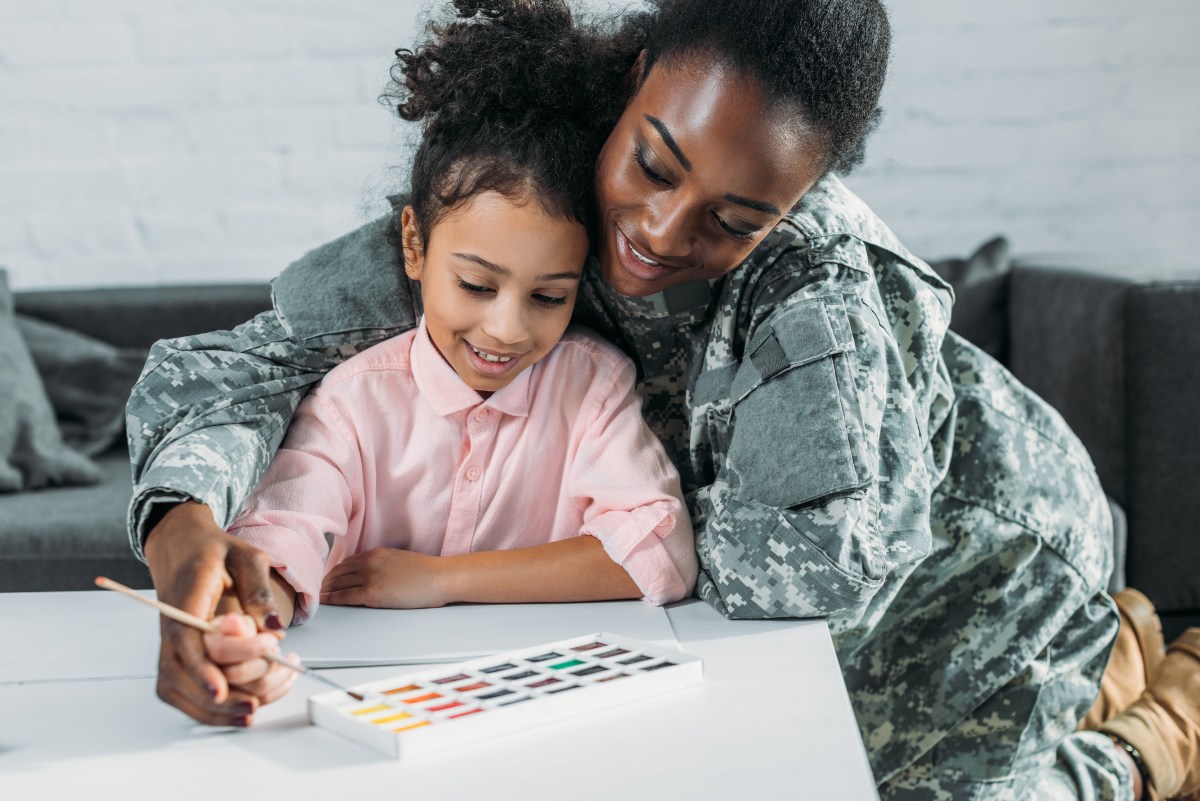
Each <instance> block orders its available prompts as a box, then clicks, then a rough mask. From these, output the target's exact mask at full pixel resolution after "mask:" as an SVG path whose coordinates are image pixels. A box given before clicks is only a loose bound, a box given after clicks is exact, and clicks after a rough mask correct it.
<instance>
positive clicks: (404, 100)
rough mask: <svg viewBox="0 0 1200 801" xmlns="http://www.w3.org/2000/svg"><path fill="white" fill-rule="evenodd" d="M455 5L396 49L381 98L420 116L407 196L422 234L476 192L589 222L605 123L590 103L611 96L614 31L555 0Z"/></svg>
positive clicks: (474, 0)
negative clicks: (449, 16) (421, 37)
mask: <svg viewBox="0 0 1200 801" xmlns="http://www.w3.org/2000/svg"><path fill="white" fill-rule="evenodd" d="M454 9H455V12H456V16H457V19H454V20H452V21H450V22H448V23H446V24H442V25H439V24H436V23H434V24H431V25H430V28H429V36H428V37H427V39H426V40H425V41H424V42H422V43H421V44H420V45H418V46H417V47H416V49H414V50H408V49H403V48H402V49H399V50H397V51H396V61H395V63H394V64H393V66H392V70H391V76H392V80H391V82H390V83H389V85H388V88H387V90H386V91H385V92H384V95H383V96H382V98H381V100H383V101H384V102H388V103H389V104H391V105H393V106H394V108H395V110H396V113H397V114H398V115H399V116H400V117H401V118H402V119H405V120H409V121H420V122H421V123H422V124H423V127H422V139H421V144H420V146H419V147H418V149H417V152H416V155H415V157H414V159H413V163H412V173H411V182H410V185H409V198H408V200H409V202H410V203H411V204H412V206H413V210H414V215H415V218H416V224H417V230H418V231H419V232H420V235H421V238H422V240H423V241H425V242H428V238H429V233H430V231H431V230H432V228H433V226H434V225H435V224H436V223H437V221H438V220H440V219H441V218H442V217H443V216H445V214H446V213H447V212H449V211H450V210H452V209H454V208H455V207H456V206H457V205H458V204H459V203H462V202H463V201H465V200H467V199H469V198H470V197H472V196H474V195H477V194H479V193H481V192H485V191H495V192H499V193H501V194H503V195H504V196H506V197H509V198H513V199H519V200H521V201H525V200H536V201H537V202H538V203H539V204H540V205H541V206H542V208H543V209H544V210H545V211H546V212H547V213H548V214H550V215H551V216H553V217H556V218H558V219H574V220H578V221H579V222H581V223H583V224H584V225H585V226H587V227H589V228H590V226H591V224H592V220H593V217H594V214H593V212H592V209H593V205H594V196H593V192H592V171H593V169H594V164H595V161H596V158H597V156H598V154H599V152H600V147H601V145H602V144H603V141H604V138H605V136H607V134H608V131H609V129H610V127H611V121H610V120H609V119H608V114H607V113H605V112H600V113H597V110H598V109H605V108H608V107H611V106H612V105H613V104H614V101H613V100H611V99H610V97H611V96H612V95H613V94H614V93H615V92H616V91H618V86H619V83H620V81H619V74H618V73H617V66H616V65H617V64H618V63H619V62H620V61H622V60H623V59H622V58H621V56H619V55H615V51H614V48H615V47H616V46H617V45H616V44H615V40H613V38H612V37H611V36H604V35H601V34H599V33H595V32H593V31H591V30H589V29H587V28H584V27H582V26H579V25H577V24H576V23H575V22H574V20H573V19H572V16H571V12H570V10H569V9H568V7H567V5H566V3H565V2H563V0H454ZM624 60H625V66H624V69H626V70H627V69H628V64H629V63H630V62H629V59H624ZM398 225H399V214H396V215H395V222H394V223H393V228H397V227H398ZM392 233H393V240H394V239H396V235H397V233H398V232H397V231H395V230H393V232H392ZM393 244H396V243H395V242H393Z"/></svg>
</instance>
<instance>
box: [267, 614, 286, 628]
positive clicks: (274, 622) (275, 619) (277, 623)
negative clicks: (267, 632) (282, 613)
mask: <svg viewBox="0 0 1200 801" xmlns="http://www.w3.org/2000/svg"><path fill="white" fill-rule="evenodd" d="M263 622H264V623H266V625H267V628H269V629H271V631H279V630H280V629H281V628H283V621H282V620H280V619H279V615H277V614H276V613H275V612H268V613H267V616H266V617H265V618H264V619H263Z"/></svg>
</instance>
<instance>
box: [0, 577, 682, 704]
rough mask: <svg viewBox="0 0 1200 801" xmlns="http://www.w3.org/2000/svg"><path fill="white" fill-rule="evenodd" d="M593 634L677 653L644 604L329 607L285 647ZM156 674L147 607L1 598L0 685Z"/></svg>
mask: <svg viewBox="0 0 1200 801" xmlns="http://www.w3.org/2000/svg"><path fill="white" fill-rule="evenodd" d="M144 594H145V595H147V596H149V597H153V594H154V593H153V592H152V591H149V590H147V591H145V593H144ZM593 631H609V632H612V633H613V634H620V635H622V636H624V637H631V638H633V639H638V640H646V641H648V642H653V643H658V644H660V645H667V646H672V647H678V645H677V643H676V640H675V634H674V631H673V630H672V628H671V623H670V621H669V620H668V618H667V614H666V612H665V611H664V610H662V609H661V608H658V607H653V606H647V605H646V604H644V603H642V602H641V601H609V602H601V603H582V604H518V605H489V604H479V605H464V606H448V607H444V608H442V609H414V610H394V609H362V608H357V607H345V606H323V607H321V609H320V611H319V612H318V613H317V615H316V616H315V617H314V618H313V619H312V620H311V621H309V623H307V624H305V625H304V626H301V627H299V628H296V629H293V630H291V631H289V632H288V636H287V638H286V639H285V640H284V645H283V647H284V649H285V652H292V651H294V652H295V653H298V654H300V656H301V657H303V658H304V660H305V662H307V663H308V664H310V665H312V666H313V667H345V666H354V665H405V664H419V663H423V662H448V661H455V660H458V659H465V658H469V657H477V656H488V655H490V654H494V653H499V652H501V651H508V650H512V649H514V648H524V647H526V646H529V645H537V644H539V643H543V642H550V641H552V640H561V639H565V638H567V637H576V636H578V635H581V634H587V633H589V632H593ZM157 667H158V613H157V612H155V611H154V610H153V609H151V608H149V607H147V606H144V605H142V604H139V603H137V602H136V601H132V600H130V599H128V598H125V597H123V596H121V595H118V594H117V593H115V592H103V591H95V592H88V593H83V592H77V593H76V592H27V593H26V592H10V593H5V592H0V684H19V683H27V682H58V681H78V680H106V679H115V678H144V677H149V676H154V675H155V673H156V670H157Z"/></svg>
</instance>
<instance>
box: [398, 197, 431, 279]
mask: <svg viewBox="0 0 1200 801" xmlns="http://www.w3.org/2000/svg"><path fill="white" fill-rule="evenodd" d="M400 241H401V242H402V243H403V245H404V274H405V275H407V276H408V277H409V278H411V279H412V280H414V281H420V280H421V266H422V264H423V262H424V259H425V247H424V245H423V244H422V242H421V232H420V231H419V230H417V215H416V212H414V211H413V207H412V206H405V207H404V211H402V212H400Z"/></svg>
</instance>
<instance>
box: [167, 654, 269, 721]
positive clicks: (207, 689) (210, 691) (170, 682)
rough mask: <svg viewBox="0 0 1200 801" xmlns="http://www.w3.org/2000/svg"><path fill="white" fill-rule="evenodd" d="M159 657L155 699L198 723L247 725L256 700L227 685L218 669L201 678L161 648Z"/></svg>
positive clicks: (255, 707)
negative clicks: (210, 674) (214, 672)
mask: <svg viewBox="0 0 1200 801" xmlns="http://www.w3.org/2000/svg"><path fill="white" fill-rule="evenodd" d="M192 633H196V632H192ZM160 656H161V658H160V661H159V666H158V684H157V687H156V690H157V692H158V697H159V698H161V699H162V700H163V701H165V702H166V703H168V704H170V705H171V706H174V707H176V708H177V709H179V710H180V711H182V712H184V713H185V714H187V715H189V716H191V717H192V718H195V719H196V720H197V721H199V722H201V723H208V724H211V725H215V726H237V725H249V722H250V716H252V715H253V714H254V711H255V710H256V709H257V708H258V706H259V703H258V701H257V699H255V698H254V697H252V696H250V695H248V694H247V693H245V692H243V691H241V690H237V689H236V688H234V689H231V688H229V687H228V685H227V683H226V681H225V677H224V675H222V674H221V671H220V670H216V668H215V667H214V670H216V674H215V675H213V676H210V677H208V678H203V677H199V676H197V675H196V674H194V673H193V672H191V671H189V670H188V669H186V668H185V667H184V665H183V664H182V663H181V662H180V661H179V660H177V659H176V658H175V657H174V655H172V654H169V653H168V652H166V650H165V649H164V651H163V652H161V654H160ZM215 690H219V692H216V691H215ZM218 696H219V697H218ZM239 721H243V722H240V723H239Z"/></svg>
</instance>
